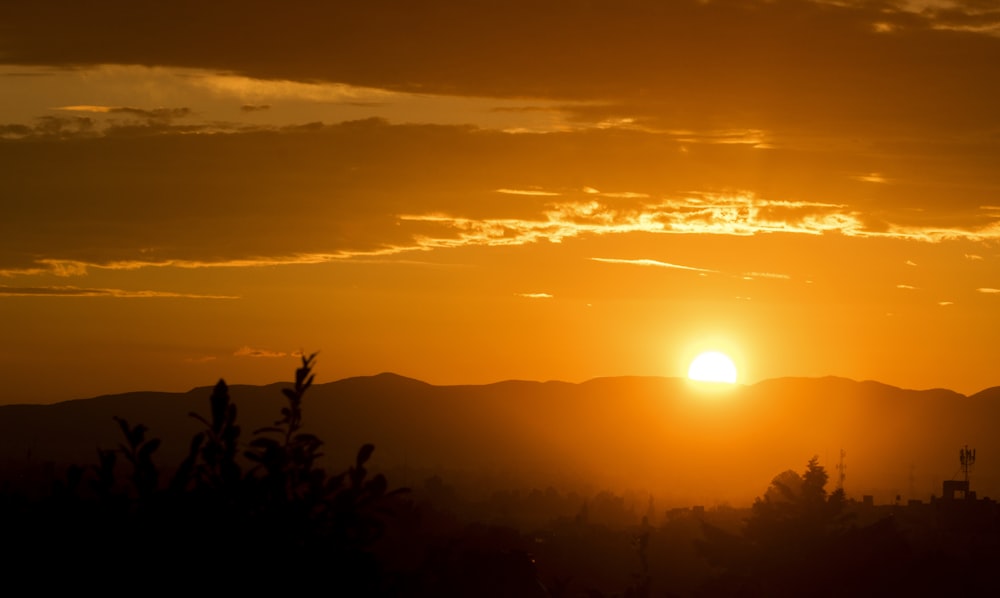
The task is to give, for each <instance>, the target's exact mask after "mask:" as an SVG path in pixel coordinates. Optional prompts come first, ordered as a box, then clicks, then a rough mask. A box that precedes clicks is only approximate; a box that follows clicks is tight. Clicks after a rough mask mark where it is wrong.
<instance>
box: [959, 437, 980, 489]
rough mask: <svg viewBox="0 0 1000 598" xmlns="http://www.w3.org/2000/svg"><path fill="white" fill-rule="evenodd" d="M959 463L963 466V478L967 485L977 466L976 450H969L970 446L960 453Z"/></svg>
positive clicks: (966, 446)
mask: <svg viewBox="0 0 1000 598" xmlns="http://www.w3.org/2000/svg"><path fill="white" fill-rule="evenodd" d="M958 461H959V462H960V463H961V464H962V476H963V477H964V479H965V481H966V483H968V482H969V472H970V471H972V467H973V466H974V465H975V464H976V449H972V450H969V445H965V448H963V449H960V450H959V451H958Z"/></svg>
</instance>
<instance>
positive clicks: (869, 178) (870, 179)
mask: <svg viewBox="0 0 1000 598" xmlns="http://www.w3.org/2000/svg"><path fill="white" fill-rule="evenodd" d="M851 178H852V179H855V180H858V181H864V182H866V183H887V182H889V180H888V179H886V178H885V177H884V176H882V175H881V174H879V173H877V172H870V173H868V174H859V175H854V176H852V177H851Z"/></svg>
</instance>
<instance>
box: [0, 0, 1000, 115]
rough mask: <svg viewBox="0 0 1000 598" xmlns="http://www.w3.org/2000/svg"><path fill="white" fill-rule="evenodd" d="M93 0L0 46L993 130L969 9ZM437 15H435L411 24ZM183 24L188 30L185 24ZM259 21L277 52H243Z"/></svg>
mask: <svg viewBox="0 0 1000 598" xmlns="http://www.w3.org/2000/svg"><path fill="white" fill-rule="evenodd" d="M387 6H388V7H389V8H387ZM101 7H102V8H103V10H94V8H93V7H92V6H91V5H90V4H88V3H83V4H78V3H71V2H64V3H63V4H62V5H61V6H60V8H61V9H60V10H52V8H51V5H50V4H39V3H30V2H24V3H14V4H13V5H11V6H9V7H7V9H6V10H5V15H4V16H5V24H6V27H5V35H4V37H3V39H2V40H0V56H3V57H4V60H5V61H7V62H9V63H11V64H22V65H45V64H50V65H67V66H79V65H97V64H141V65H177V66H183V67H188V68H202V69H208V70H212V71H215V72H222V73H227V74H228V76H231V77H235V78H243V79H248V78H249V79H253V80H258V81H271V82H275V84H277V83H282V82H288V83H290V84H295V85H307V84H308V83H309V82H315V81H334V82H343V83H349V84H352V85H363V86H369V87H376V88H382V89H386V90H397V91H418V92H420V93H427V94H433V93H445V94H455V95H459V96H466V97H468V96H480V97H507V98H519V99H521V102H522V103H527V102H528V100H529V99H530V98H540V97H547V98H561V99H564V100H567V101H569V100H602V101H603V104H605V105H607V106H608V111H609V114H608V115H607V119H606V120H607V121H609V122H613V121H616V120H617V121H620V122H622V121H624V122H627V121H632V122H642V123H647V122H650V121H659V122H660V123H661V124H663V125H667V126H669V127H670V128H674V129H677V128H683V126H684V124H683V122H679V121H685V120H686V117H688V116H690V115H692V114H695V113H702V114H711V115H713V120H717V121H723V122H721V123H719V124H720V125H722V126H720V127H718V128H720V129H734V130H738V129H747V130H755V129H773V128H774V127H773V125H775V124H777V123H781V122H784V123H785V125H784V126H785V127H786V128H787V129H788V130H795V129H797V128H800V127H806V128H812V129H819V130H824V131H827V132H831V131H832V132H850V133H857V132H865V131H871V129H872V128H873V127H881V128H883V129H884V130H899V128H898V127H899V125H900V123H908V124H913V125H914V126H915V127H919V128H920V129H928V128H934V129H938V130H949V129H951V128H953V127H955V126H958V125H961V126H963V127H964V128H966V129H968V128H973V127H979V128H980V130H993V129H994V128H995V126H993V125H995V124H996V122H997V116H996V115H995V114H994V113H995V111H994V110H993V109H992V108H993V106H992V102H990V101H989V100H990V98H993V97H996V92H997V82H996V77H995V66H994V65H996V64H998V63H1000V44H998V43H997V41H996V40H997V37H996V35H997V29H996V27H997V21H998V18H997V15H996V12H995V11H989V10H983V9H982V7H977V5H976V4H975V3H952V4H950V5H949V6H948V7H947V8H945V7H940V6H939V7H935V8H926V7H925V8H923V9H921V10H919V11H917V10H913V9H908V8H906V6H905V5H903V4H901V3H884V2H883V3H871V2H806V1H802V2H794V3H789V2H772V1H769V0H747V1H745V2H703V1H700V0H675V1H673V2H667V3H665V2H661V1H659V0H637V1H635V2H629V4H628V6H627V8H626V7H623V6H621V5H620V4H619V3H614V2H597V3H591V2H575V1H570V2H568V3H553V4H539V3H538V2H536V1H535V0H510V1H508V2H494V3H485V4H484V3H471V4H470V3H461V2H455V1H454V0H427V1H426V2H421V3H417V4H414V3H411V2H405V1H403V0H389V2H388V4H386V3H374V4H373V3H343V2H310V3H304V4H303V5H302V6H300V7H299V9H298V10H296V11H294V13H288V14H276V13H275V12H274V11H273V10H272V8H271V6H270V5H269V4H267V3H264V2H257V1H252V2H236V0H218V1H217V2H212V3H211V5H206V4H205V3H196V2H194V0H179V1H178V2H177V3H175V5H174V9H173V10H171V11H167V12H164V11H162V10H158V9H157V7H156V6H155V5H150V6H137V5H136V4H135V3H134V2H126V0H108V1H107V2H103V3H101ZM436 14H447V15H448V18H447V19H432V18H428V15H436ZM195 18H197V19H198V21H199V23H202V26H201V27H198V28H191V27H190V22H191V21H192V19H195ZM331 23H332V24H336V31H335V34H331V30H330V29H329V28H330V26H331V25H330V24H331ZM261 31H266V32H267V37H268V39H269V40H270V44H269V46H268V48H274V47H280V48H281V52H280V57H278V56H277V55H276V54H275V53H274V52H272V51H269V50H268V48H264V47H262V46H261V45H260V36H259V32H261ZM497 31H503V32H504V33H505V34H504V35H502V36H497V35H496V32H497ZM594 32H600V35H601V39H602V43H600V44H595V43H594V39H595V38H594ZM93 39H100V40H101V41H102V43H100V44H94V43H88V41H89V40H93ZM55 40H58V42H59V43H55ZM760 40H767V43H760ZM830 48H838V51H837V52H830ZM921 56H934V57H935V59H934V60H917V59H915V57H921ZM887 77H888V78H890V80H891V83H892V84H891V85H887V84H885V82H886V79H887ZM765 83H766V84H765ZM235 85H241V83H236V84H235ZM241 89H242V88H241ZM677 90H685V91H684V93H677ZM250 91H252V90H247V93H248V94H249V93H250ZM251 97H252V96H251ZM927 114H934V115H935V118H934V119H927V118H925V116H926V115H927Z"/></svg>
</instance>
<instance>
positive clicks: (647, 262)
mask: <svg viewBox="0 0 1000 598" xmlns="http://www.w3.org/2000/svg"><path fill="white" fill-rule="evenodd" d="M590 259H591V260H593V261H595V262H602V263H605V264H628V265H630V266H652V267H654V268H669V269H672V270H689V271H692V272H717V270H709V269H707V268H696V267H694V266H682V265H680V264H671V263H670V262H661V261H659V260H651V259H619V258H607V257H592V258H590Z"/></svg>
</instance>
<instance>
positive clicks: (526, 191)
mask: <svg viewBox="0 0 1000 598" xmlns="http://www.w3.org/2000/svg"><path fill="white" fill-rule="evenodd" d="M497 193H504V194H507V195H533V196H536V197H552V196H555V195H559V194H558V193H555V192H553V191H542V190H541V189H497Z"/></svg>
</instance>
